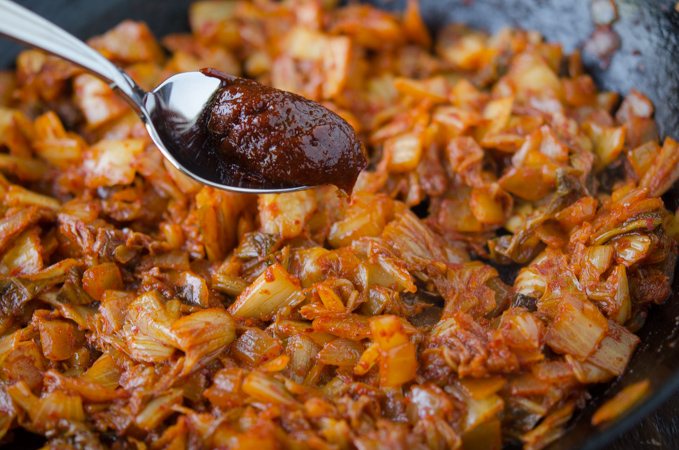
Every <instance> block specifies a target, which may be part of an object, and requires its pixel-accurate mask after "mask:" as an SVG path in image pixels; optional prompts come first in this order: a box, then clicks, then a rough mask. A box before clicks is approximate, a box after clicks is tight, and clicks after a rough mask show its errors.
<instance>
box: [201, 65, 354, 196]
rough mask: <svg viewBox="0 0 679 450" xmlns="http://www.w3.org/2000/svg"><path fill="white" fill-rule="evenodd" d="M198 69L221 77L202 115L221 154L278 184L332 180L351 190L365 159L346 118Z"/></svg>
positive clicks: (295, 98) (292, 96)
mask: <svg viewBox="0 0 679 450" xmlns="http://www.w3.org/2000/svg"><path fill="white" fill-rule="evenodd" d="M202 72H203V73H204V74H205V75H208V76H211V77H216V78H219V79H221V80H222V86H221V88H220V89H219V91H218V92H217V94H216V95H215V97H214V99H213V100H212V103H211V105H210V108H209V115H208V116H207V117H206V119H207V124H206V125H207V128H208V130H209V132H210V133H211V134H212V137H213V140H214V143H215V146H216V148H217V150H218V151H219V152H220V153H221V155H222V157H224V158H225V159H226V160H227V161H229V162H230V163H233V164H235V165H237V166H238V168H240V169H242V170H244V171H246V172H248V173H249V174H251V175H253V176H255V177H258V178H261V179H263V180H266V181H267V182H270V183H273V184H276V185H279V186H281V187H293V186H319V185H323V184H334V185H336V186H337V187H339V188H340V189H342V190H344V191H345V192H347V193H350V192H351V190H352V189H353V187H354V184H355V183H356V179H357V178H358V174H359V173H360V172H361V170H362V169H363V168H365V166H366V164H367V161H366V156H365V150H364V147H363V145H362V144H361V142H360V141H359V140H358V137H357V136H356V132H355V131H354V129H353V128H352V127H351V126H350V125H349V124H348V123H347V122H346V121H345V120H344V119H342V118H341V117H340V116H338V115H337V114H335V113H333V112H332V111H330V110H328V109H327V108H325V107H323V106H321V105H319V104H318V103H315V102H312V101H310V100H307V99H305V98H304V97H301V96H299V95H296V94H293V93H291V92H285V91H281V90H278V89H274V88H272V87H269V86H264V85H262V84H260V83H257V82H256V81H253V80H247V79H244V78H238V77H234V76H231V75H227V74H225V73H223V72H220V71H218V70H215V69H203V70H202Z"/></svg>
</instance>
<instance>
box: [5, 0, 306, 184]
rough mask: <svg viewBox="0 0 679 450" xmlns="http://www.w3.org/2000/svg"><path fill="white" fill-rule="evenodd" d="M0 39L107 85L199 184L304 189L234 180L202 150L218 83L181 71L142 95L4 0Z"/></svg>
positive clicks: (87, 50) (96, 57)
mask: <svg viewBox="0 0 679 450" xmlns="http://www.w3.org/2000/svg"><path fill="white" fill-rule="evenodd" d="M0 35H4V36H6V37H8V38H10V39H13V40H15V41H18V42H19V43H22V44H26V45H28V46H31V47H35V48H37V49H40V50H43V51H45V52H48V53H51V54H53V55H55V56H59V57H61V58H63V59H65V60H67V61H70V62H72V63H73V64H76V65H78V66H80V67H82V68H83V69H85V70H87V71H88V72H90V73H92V74H93V75H95V76H97V77H99V78H100V79H102V80H103V81H105V82H106V83H108V84H109V86H110V87H111V88H112V89H113V90H114V92H116V93H117V94H118V95H120V96H121V97H122V98H124V99H125V100H126V101H127V102H128V103H129V104H130V105H131V106H132V107H133V108H134V110H135V111H136V112H137V113H138V114H139V117H141V119H142V120H143V121H144V125H146V129H147V130H148V133H149V135H150V136H151V139H152V140H153V142H154V143H155V144H156V145H157V146H158V148H159V149H160V151H161V152H162V153H163V155H165V157H166V158H167V159H168V160H169V161H170V162H171V163H172V165H173V166H175V167H176V168H177V169H179V170H180V171H181V172H183V173H185V174H187V175H189V176H190V177H192V178H194V179H196V180H197V181H199V182H201V183H204V184H207V185H210V186H214V187H216V188H219V189H226V190H229V191H236V192H244V193H253V194H263V193H278V192H290V191H297V190H300V189H306V188H307V186H297V187H281V186H276V185H274V184H270V183H266V182H261V181H251V180H242V179H237V178H235V177H233V176H231V174H230V173H229V171H228V170H225V168H224V167H225V165H224V164H223V161H222V160H221V159H220V157H219V155H218V154H217V153H216V152H215V151H214V149H210V148H204V146H203V144H204V142H205V141H206V138H207V133H208V131H207V130H206V129H205V128H204V127H202V126H200V118H201V116H202V114H203V111H204V110H205V109H206V108H207V106H208V105H209V103H210V100H211V99H212V97H213V95H214V94H215V93H216V91H217V90H219V88H220V86H221V81H220V80H219V79H217V78H213V77H210V76H207V75H203V74H202V73H200V72H186V73H181V74H178V75H174V76H172V77H170V78H168V79H167V80H165V81H164V82H163V83H162V84H160V85H159V86H158V87H157V88H155V89H154V90H153V91H152V92H146V91H144V90H143V89H142V88H140V87H139V86H138V85H137V84H136V83H135V82H134V81H132V79H131V78H130V77H129V76H128V75H127V74H126V73H125V72H123V71H122V70H120V69H119V68H118V67H116V66H115V65H114V64H113V63H111V62H110V61H109V60H107V59H106V58H104V57H103V56H102V55H101V54H99V52H97V51H96V50H94V49H93V48H91V47H89V46H88V45H87V44H85V43H84V42H82V41H81V40H79V39H77V38H76V37H74V36H73V35H71V34H69V33H67V32H66V31H64V30H62V29H61V28H59V27H58V26H56V25H55V24H53V23H51V22H49V21H48V20H46V19H45V18H43V17H41V16H39V15H37V14H35V13H34V12H32V11H29V10H28V9H26V8H24V7H23V6H20V5H17V4H16V3H14V2H11V1H9V0H0Z"/></svg>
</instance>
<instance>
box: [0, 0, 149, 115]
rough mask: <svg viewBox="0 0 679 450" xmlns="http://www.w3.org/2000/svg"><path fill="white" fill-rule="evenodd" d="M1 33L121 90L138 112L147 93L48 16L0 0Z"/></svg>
mask: <svg viewBox="0 0 679 450" xmlns="http://www.w3.org/2000/svg"><path fill="white" fill-rule="evenodd" d="M0 35H4V36H5V37H8V38H10V39H12V40H15V41H17V42H19V43H21V44H25V45H28V46H30V47H35V48H37V49H40V50H43V51H45V52H48V53H51V54H53V55H55V56H59V57H61V58H63V59H65V60H67V61H70V62H72V63H73V64H76V65H78V66H80V67H82V68H83V69H85V70H87V71H88V72H90V73H92V74H93V75H95V76H97V77H99V78H101V79H102V80H104V81H105V82H107V83H108V84H109V85H110V86H111V88H112V89H114V90H117V91H119V92H120V93H122V94H123V95H122V97H123V98H125V99H126V100H127V101H128V102H129V103H130V104H131V105H132V106H133V107H134V108H135V109H136V110H137V111H138V112H140V111H141V109H142V106H141V105H142V104H143V103H142V101H143V97H144V95H145V94H146V92H144V91H143V90H142V89H141V88H140V87H139V86H137V84H136V83H135V82H134V81H132V79H131V78H130V77H129V76H127V75H126V74H125V73H124V72H122V71H121V70H120V69H119V68H117V67H116V66H115V65H114V64H113V63H112V62H110V61H109V60H108V59H106V58H104V57H103V56H102V55H101V54H100V53H99V52H97V51H96V50H94V49H93V48H92V47H90V46H88V45H87V44H85V43H84V42H83V41H81V40H80V39H78V38H76V37H75V36H73V35H72V34H70V33H68V32H66V31H64V30H63V29H61V28H59V27H58V26H56V25H55V24H53V23H52V22H50V21H48V20H47V19H45V18H43V17H41V16H39V15H37V14H35V13H34V12H32V11H30V10H28V9H26V8H24V7H23V6H20V5H18V4H16V3H14V2H12V1H10V0H0Z"/></svg>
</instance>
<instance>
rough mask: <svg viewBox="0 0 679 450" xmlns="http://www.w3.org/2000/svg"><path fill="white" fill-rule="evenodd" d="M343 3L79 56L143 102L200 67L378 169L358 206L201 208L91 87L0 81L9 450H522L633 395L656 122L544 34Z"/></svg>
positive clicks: (214, 197)
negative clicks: (588, 405) (22, 439)
mask: <svg viewBox="0 0 679 450" xmlns="http://www.w3.org/2000/svg"><path fill="white" fill-rule="evenodd" d="M336 3H338V2H336V1H333V0H324V1H302V0H290V1H284V2H274V1H268V0H258V1H255V2H254V3H250V2H246V1H243V0H237V1H229V0H226V1H200V2H197V3H194V4H193V5H192V6H191V8H190V11H189V21H190V26H191V33H187V34H174V35H169V36H165V37H163V38H162V39H159V40H157V39H156V38H155V37H154V36H153V35H152V33H151V32H150V31H149V29H148V27H147V26H146V25H145V24H143V23H137V22H132V21H126V22H123V23H121V24H120V25H119V26H117V27H116V28H114V29H112V30H111V31H109V32H107V33H106V34H104V35H102V36H99V37H95V38H93V39H91V40H90V41H89V44H90V45H91V46H92V47H94V48H95V49H97V50H98V51H100V52H101V53H102V54H103V55H105V56H106V57H107V58H109V59H110V60H111V61H113V62H114V63H115V64H117V65H119V66H120V67H122V68H123V69H124V70H125V71H126V72H127V73H129V74H130V75H131V76H132V78H134V79H135V80H136V81H137V82H138V83H139V84H140V85H141V86H143V87H144V88H147V89H151V88H153V87H154V86H156V85H157V84H159V83H160V82H161V81H162V80H164V79H165V78H167V77H168V76H170V75H173V74H175V73H178V72H183V71H192V70H199V69H201V68H205V67H211V68H216V69H219V70H221V71H224V72H226V73H229V74H233V75H237V76H245V77H249V78H253V79H256V80H258V81H259V82H261V83H264V84H267V85H271V86H274V87H276V88H279V89H283V90H287V91H292V92H295V93H297V94H300V95H303V96H304V97H306V98H308V99H310V100H313V101H316V102H319V103H321V104H322V105H324V106H326V107H328V108H329V109H331V110H333V111H335V112H336V113H337V114H339V115H340V116H341V117H343V118H344V119H345V120H346V121H347V122H349V123H350V124H351V126H352V127H354V128H355V129H356V131H357V133H358V134H359V136H360V138H361V140H362V142H363V143H364V144H365V146H366V149H367V151H368V154H369V156H370V164H369V166H368V168H367V169H366V170H364V171H363V172H362V173H361V175H360V177H359V179H358V182H357V184H356V187H355V189H354V192H353V194H352V195H351V196H350V197H349V198H346V197H345V196H342V195H338V191H337V189H336V188H335V187H333V186H322V187H319V188H315V189H309V190H305V191H300V192H293V193H286V194H280V195H271V194H270V195H260V196H252V195H245V194H235V193H229V192H223V191H219V190H216V189H213V188H210V187H206V186H203V185H201V184H199V183H197V182H195V181H193V180H192V179H190V178H188V177H187V176H185V175H183V174H182V173H180V172H179V171H177V170H176V169H175V168H173V167H172V166H171V165H169V164H168V162H167V161H165V160H164V159H163V157H162V156H161V154H160V152H159V151H158V149H157V148H156V147H155V146H154V144H153V143H152V142H151V140H150V139H149V137H148V135H147V134H146V131H145V129H144V126H143V124H142V123H141V121H140V120H139V118H138V117H137V116H136V115H135V113H134V112H133V111H132V110H131V108H130V107H128V106H127V105H126V104H125V103H124V102H123V101H122V100H121V99H119V98H118V97H117V96H116V95H115V94H114V93H113V92H112V91H111V89H110V88H109V87H108V86H107V85H106V84H105V83H103V82H102V81H99V80H98V79H97V78H95V77H93V76H91V75H89V74H87V73H84V72H83V71H82V70H80V69H78V68H76V67H74V66H72V65H70V64H68V63H65V62H63V61H61V60H59V59H57V58H54V57H51V56H47V55H45V54H43V53H41V52H38V51H34V50H27V51H24V52H22V53H21V54H20V55H19V57H18V59H17V61H16V70H12V71H3V72H1V73H0V105H2V106H1V107H0V171H1V173H2V176H0V199H2V203H1V206H0V217H1V218H0V274H1V276H0V292H1V297H0V412H1V414H0V437H2V438H3V440H2V441H1V442H3V443H6V442H9V441H11V440H12V436H14V435H16V434H17V431H18V430H19V429H21V428H23V429H25V430H27V431H29V432H32V433H38V434H41V435H44V436H45V437H46V439H47V443H46V447H45V448H50V449H76V448H86V449H100V448H112V449H118V450H122V449H150V450H160V449H168V450H169V449H172V450H181V449H208V448H223V449H227V448H228V449H231V448H233V449H246V448H256V449H261V450H265V449H267V450H268V449H307V448H309V449H319V450H320V449H358V450H368V449H377V448H393V449H408V450H414V449H423V448H431V449H448V448H450V449H460V448H463V449H465V450H476V449H490V448H494V449H499V448H500V447H501V446H502V445H503V443H512V442H513V443H520V444H521V445H523V446H524V447H525V448H526V449H540V448H542V447H544V446H546V445H548V444H549V443H550V442H553V441H554V440H556V439H558V438H559V437H560V436H561V435H562V434H563V433H564V427H565V426H566V424H567V423H568V420H569V418H570V417H571V416H572V414H573V413H574V411H576V410H577V409H578V408H580V407H582V406H583V404H584V403H585V402H586V401H587V399H588V388H589V387H590V386H591V385H593V384H595V383H602V382H607V381H609V380H612V379H614V378H615V377H617V376H619V375H621V374H622V373H623V372H624V371H625V369H626V366H627V364H628V362H629V360H630V358H631V357H632V355H633V353H634V349H635V347H636V346H637V344H638V343H639V338H638V337H637V336H636V335H635V334H634V333H635V332H636V331H637V330H639V329H640V328H641V327H642V326H643V325H644V321H645V319H646V316H647V311H648V309H649V307H651V306H652V305H653V304H659V303H662V302H664V301H665V300H666V299H667V298H668V296H669V295H670V292H671V280H672V277H673V274H674V267H675V260H676V257H677V241H676V239H677V238H678V237H679V222H678V221H677V218H676V217H675V216H674V215H673V214H672V213H671V212H670V211H668V210H667V209H666V207H665V206H664V203H663V200H662V199H661V198H660V196H661V195H662V194H664V193H665V192H666V191H668V189H669V188H670V187H671V186H672V185H673V183H674V182H675V181H676V180H677V178H678V177H679V164H678V163H679V146H678V144H677V142H675V141H674V140H672V139H670V138H667V139H665V140H664V142H662V141H660V140H659V136H658V132H657V128H656V124H655V122H654V119H653V112H654V110H653V105H652V104H651V102H650V101H649V100H648V99H647V98H646V97H645V96H644V95H643V94H642V93H640V92H637V91H635V90H633V91H631V92H629V93H628V94H627V95H626V96H624V97H623V98H621V97H620V96H619V95H618V94H617V93H613V92H602V91H600V90H598V89H597V87H596V85H595V84H594V82H593V81H592V78H591V77H590V76H589V75H587V74H586V73H585V72H584V71H583V65H582V62H581V58H580V54H579V52H577V51H576V52H575V53H574V54H571V55H566V54H564V52H563V51H562V48H561V46H560V45H559V44H558V43H551V42H544V41H543V39H542V38H541V36H540V35H539V34H538V33H536V32H531V31H523V30H516V29H509V28H506V29H503V30H501V31H499V32H497V33H495V34H492V35H490V34H488V33H485V32H482V31H476V30H472V29H469V28H467V27H465V26H462V25H449V26H446V27H443V28H442V29H441V30H440V31H439V32H438V33H437V35H436V36H433V35H432V34H430V32H429V31H428V30H427V28H426V26H425V25H424V23H423V20H422V17H421V14H420V11H419V8H418V5H417V2H416V1H415V0H412V1H409V2H408V4H407V8H406V10H405V12H404V13H402V14H392V13H388V12H385V11H382V10H379V9H375V8H374V7H371V6H366V5H360V4H351V5H350V6H347V7H337V6H336ZM628 403H630V402H629V401H627V402H626V403H625V404H628ZM611 416H615V414H610V413H609V412H608V411H606V412H602V413H601V415H600V416H599V417H598V418H597V421H599V420H600V419H601V418H603V417H606V418H609V417H611Z"/></svg>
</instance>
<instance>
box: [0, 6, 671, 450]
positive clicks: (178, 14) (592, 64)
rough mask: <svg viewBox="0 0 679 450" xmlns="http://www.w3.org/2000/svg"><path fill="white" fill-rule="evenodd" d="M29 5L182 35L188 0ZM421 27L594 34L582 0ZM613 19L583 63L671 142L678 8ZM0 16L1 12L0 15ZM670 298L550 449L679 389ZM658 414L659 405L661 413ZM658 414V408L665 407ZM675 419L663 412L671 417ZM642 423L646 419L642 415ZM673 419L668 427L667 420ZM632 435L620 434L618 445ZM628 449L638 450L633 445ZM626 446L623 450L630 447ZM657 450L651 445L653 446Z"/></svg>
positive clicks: (67, 21) (579, 441)
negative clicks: (605, 410) (607, 46)
mask: <svg viewBox="0 0 679 450" xmlns="http://www.w3.org/2000/svg"><path fill="white" fill-rule="evenodd" d="M19 3H22V4H24V5H26V6H28V7H29V8H30V9H32V10H34V11H37V12H38V13H40V14H42V15H44V16H45V17H48V18H49V19H51V20H53V21H54V22H56V23H57V24H59V25H61V26H62V27H64V28H66V29H67V30H69V31H71V32H72V33H74V34H75V35H76V36H78V37H81V38H87V37H89V36H92V35H96V34H99V33H102V32H104V31H106V30H107V29H110V28H112V27H113V26H115V25H117V24H118V23H119V22H121V21H122V20H124V19H126V18H132V19H136V20H144V21H146V22H147V23H148V24H149V26H150V27H151V28H152V29H153V31H154V32H155V33H156V35H158V36H162V35H163V34H166V33H169V32H177V31H184V30H187V23H186V22H187V20H186V9H187V5H188V4H189V3H190V1H189V0H105V1H98V2H94V1H91V0H49V1H46V0H21V1H19ZM371 3H374V4H376V5H378V6H380V7H383V8H385V9H391V10H397V9H402V8H403V7H404V4H405V1H404V0H397V1H394V0H373V1H371ZM420 3H421V5H422V7H423V14H424V17H425V19H426V20H427V22H428V24H429V25H430V26H431V27H432V28H433V29H436V28H438V27H440V26H441V25H443V24H446V23H449V22H463V23H467V24H469V25H471V26H473V27H476V28H480V29H486V30H488V31H491V32H492V31H496V30H497V29H499V28H501V27H502V26H505V25H510V26H518V27H522V28H525V29H534V30H538V31H540V32H541V33H542V34H543V35H544V36H545V37H546V39H547V40H549V41H553V42H560V43H562V44H563V46H564V49H565V51H567V52H570V51H572V50H574V49H575V48H578V47H580V46H581V45H582V43H583V42H584V41H586V40H587V38H588V37H589V35H590V34H591V33H592V31H593V30H594V26H593V25H592V22H591V18H590V13H589V3H590V1H589V0H420ZM616 4H617V6H618V13H619V16H620V18H619V20H618V21H617V22H616V23H615V24H614V26H613V29H614V30H615V31H616V32H617V33H618V34H619V36H620V38H621V42H622V48H621V49H620V51H618V52H617V53H616V54H615V55H614V56H613V59H612V61H611V64H610V67H608V68H607V69H605V70H604V69H602V67H601V64H600V61H599V60H597V59H595V58H594V57H587V55H585V64H586V66H587V68H588V70H589V72H590V73H591V74H592V75H593V76H594V78H595V79H596V81H597V82H598V84H599V86H601V87H603V88H605V89H609V90H613V91H617V92H620V93H623V94H624V93H626V92H628V91H629V90H630V89H632V88H636V89H638V90H639V91H641V92H643V93H644V94H645V95H647V96H648V97H649V98H650V99H651V100H652V101H653V103H654V105H655V107H656V116H655V117H656V120H657V122H658V125H659V129H660V133H661V135H662V136H663V137H664V136H671V137H674V138H675V139H679V12H677V11H676V10H675V9H674V7H675V4H676V0H616ZM1 13H2V12H1V11H0V14H1ZM19 49H20V47H18V46H16V45H14V44H11V43H9V42H7V41H4V40H0V67H10V66H11V65H12V63H13V61H14V57H15V56H16V53H17V52H18V51H19ZM665 201H666V204H667V206H668V208H670V209H672V210H676V208H677V206H679V189H677V188H676V187H675V189H674V190H673V191H671V192H670V193H669V194H668V195H667V196H666V198H665ZM673 291H674V293H675V294H674V295H673V297H672V298H671V299H669V300H668V301H667V302H666V303H665V304H664V305H663V306H660V307H656V308H654V309H652V310H651V312H650V314H649V317H648V320H647V322H646V326H645V327H644V328H643V329H642V330H641V332H640V333H639V334H640V336H641V338H642V344H641V345H640V346H639V348H638V349H637V351H636V352H635V355H634V357H633V359H632V361H631V363H630V367H629V370H628V372H627V373H626V374H625V375H624V376H622V377H621V378H620V379H619V380H617V381H616V382H613V383H611V384H608V385H604V386H601V387H597V388H594V389H592V391H591V393H592V396H593V399H592V401H590V403H589V404H588V405H587V407H586V408H585V409H584V410H583V411H581V412H579V413H577V415H576V416H575V418H574V420H573V421H572V424H571V425H570V428H569V429H568V432H567V433H566V435H565V436H564V437H563V438H562V439H561V440H559V441H558V442H556V443H555V444H553V445H552V446H550V447H549V448H550V449H552V450H557V449H558V450H565V449H595V448H602V447H604V446H605V445H607V444H608V443H610V442H611V441H612V440H613V439H615V438H616V437H619V436H621V435H622V434H623V433H624V432H625V431H626V430H628V429H629V428H630V427H631V426H632V425H634V424H636V423H637V422H639V421H640V420H642V419H643V418H644V417H646V416H648V415H649V414H650V413H651V412H652V411H654V410H655V409H657V408H658V407H659V406H660V405H661V404H662V403H663V402H665V401H666V400H667V399H668V398H669V397H670V396H671V395H672V394H673V393H674V392H675V391H676V390H677V388H679V303H678V302H676V301H675V297H676V293H679V282H678V281H677V279H676V277H675V282H674V285H673ZM644 378H648V379H649V380H650V382H651V390H652V393H651V395H650V396H649V397H648V398H647V400H646V401H645V402H644V403H642V404H641V405H639V406H638V407H637V408H635V409H634V410H633V411H631V412H629V413H628V414H627V415H625V416H623V417H622V418H620V419H619V420H618V421H616V422H615V423H612V424H610V425H608V426H605V427H598V428H595V427H592V426H591V425H590V424H589V422H590V418H591V415H592V414H593V412H594V411H595V410H596V408H597V407H598V406H600V405H601V404H602V403H603V402H604V401H605V400H606V399H607V398H610V397H611V396H612V395H614V394H615V393H616V392H618V391H619V390H620V388H621V387H623V386H625V385H627V384H630V383H633V382H635V381H639V380H641V379H644ZM661 411H662V408H661ZM666 412H667V411H666ZM674 415H675V414H672V416H674ZM651 417H652V419H651V420H655V421H658V422H663V425H664V426H665V427H666V429H665V432H666V433H673V434H677V435H679V418H675V417H667V416H666V415H664V416H660V415H658V414H656V415H655V416H651ZM647 420H649V419H647ZM673 420H676V421H677V423H674V422H673ZM631 438H633V434H631V433H628V434H627V435H625V437H624V439H625V440H628V439H631ZM39 442H40V441H39V440H38V441H36V440H35V439H33V438H31V437H30V436H28V435H26V434H22V435H20V436H17V439H15V442H14V443H13V444H11V445H9V446H7V447H5V448H13V449H27V448H37V447H39V446H40V444H39ZM635 447H636V448H646V446H645V444H644V443H641V442H638V443H637V445H635ZM629 448H632V447H629ZM656 448H657V447H656Z"/></svg>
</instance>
